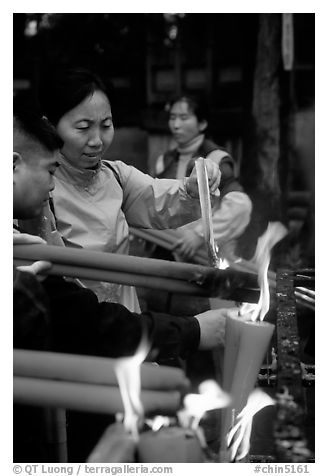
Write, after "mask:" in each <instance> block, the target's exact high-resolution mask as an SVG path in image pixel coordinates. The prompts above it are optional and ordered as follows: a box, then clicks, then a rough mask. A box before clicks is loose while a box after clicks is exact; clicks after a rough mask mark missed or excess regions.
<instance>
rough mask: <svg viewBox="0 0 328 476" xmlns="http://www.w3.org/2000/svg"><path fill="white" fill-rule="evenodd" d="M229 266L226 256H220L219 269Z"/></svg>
mask: <svg viewBox="0 0 328 476" xmlns="http://www.w3.org/2000/svg"><path fill="white" fill-rule="evenodd" d="M229 266H230V264H229V261H228V260H227V259H226V258H219V266H218V268H219V269H227V268H229Z"/></svg>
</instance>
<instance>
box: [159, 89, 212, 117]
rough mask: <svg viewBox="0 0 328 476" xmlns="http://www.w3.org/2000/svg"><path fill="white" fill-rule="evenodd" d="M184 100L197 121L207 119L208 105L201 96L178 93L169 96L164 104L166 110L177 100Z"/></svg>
mask: <svg viewBox="0 0 328 476" xmlns="http://www.w3.org/2000/svg"><path fill="white" fill-rule="evenodd" d="M181 101H184V102H186V103H187V104H188V107H189V109H190V110H191V111H192V112H193V114H195V116H196V117H197V119H198V121H208V120H209V115H210V113H209V107H208V103H207V100H206V99H205V98H203V97H200V96H199V97H197V96H194V95H192V94H179V95H177V96H174V97H173V98H171V100H170V101H169V103H168V104H167V106H166V109H167V111H168V112H170V110H171V108H172V107H173V105H174V104H176V103H177V102H181Z"/></svg>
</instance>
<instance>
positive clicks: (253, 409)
mask: <svg viewBox="0 0 328 476" xmlns="http://www.w3.org/2000/svg"><path fill="white" fill-rule="evenodd" d="M274 404H275V401H274V400H273V399H272V398H271V397H270V396H269V395H268V394H266V393H264V392H263V391H262V390H260V389H255V390H253V392H252V393H251V394H250V396H249V397H248V400H247V404H246V406H245V407H244V408H243V409H242V411H241V412H240V413H239V415H238V416H237V418H236V423H235V424H234V426H233V427H232V428H231V430H230V431H229V432H228V434H227V438H226V439H227V447H228V448H229V450H230V460H231V461H238V460H241V459H243V458H244V457H245V456H246V455H247V454H248V452H249V449H250V438H251V432H252V423H253V417H254V415H255V414H256V413H257V412H259V411H260V410H262V408H264V407H267V406H269V405H274Z"/></svg>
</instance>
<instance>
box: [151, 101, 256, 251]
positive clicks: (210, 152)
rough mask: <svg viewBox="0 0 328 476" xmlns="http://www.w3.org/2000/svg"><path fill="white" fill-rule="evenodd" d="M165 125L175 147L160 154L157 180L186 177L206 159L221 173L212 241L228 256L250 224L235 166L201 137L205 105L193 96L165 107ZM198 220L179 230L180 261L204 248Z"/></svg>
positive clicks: (248, 202) (249, 207) (249, 206)
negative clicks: (166, 109)
mask: <svg viewBox="0 0 328 476" xmlns="http://www.w3.org/2000/svg"><path fill="white" fill-rule="evenodd" d="M168 110H169V120H168V125H169V129H170V131H171V133H172V136H173V138H174V140H175V142H176V147H175V148H173V149H170V150H168V151H167V152H165V153H164V154H162V155H160V156H159V158H158V160H157V162H156V167H155V176H156V177H158V178H177V179H179V178H181V177H185V176H188V175H189V174H190V173H191V170H192V168H193V166H194V162H195V159H197V158H198V157H200V156H201V157H206V158H208V159H211V160H212V161H214V162H216V163H217V164H218V165H219V167H220V170H221V182H220V185H219V190H220V200H218V201H216V204H215V205H214V207H213V231H214V238H215V240H216V243H217V245H218V246H219V250H220V251H221V255H223V256H226V257H229V256H230V255H231V253H232V252H233V250H234V245H235V240H236V239H237V238H238V237H239V236H240V235H241V234H242V233H243V231H244V230H245V228H246V226H247V225H248V223H249V221H250V215H251V211H252V203H251V200H250V199H249V197H248V196H247V195H246V194H245V193H244V191H243V188H242V186H241V185H240V183H239V182H238V180H237V178H236V172H235V163H234V161H233V159H232V157H231V156H230V155H229V153H228V152H227V151H226V150H225V149H223V148H221V147H219V146H218V145H217V144H215V143H214V142H212V141H211V140H209V139H207V138H206V136H205V133H206V129H207V126H208V120H207V117H208V115H207V110H206V107H205V105H204V104H203V103H202V102H201V101H200V100H199V99H197V98H195V97H193V96H187V95H182V96H178V97H176V98H174V99H173V100H172V101H171V102H170V104H169V106H168ZM202 230H203V227H202V222H201V220H198V221H197V222H193V223H190V224H188V225H186V226H183V227H182V228H180V229H179V233H178V236H180V238H179V239H178V241H177V247H176V252H177V255H178V257H180V258H182V259H183V260H192V259H193V257H194V255H195V253H196V252H197V250H198V249H199V248H200V247H203V246H204V240H203V231H202Z"/></svg>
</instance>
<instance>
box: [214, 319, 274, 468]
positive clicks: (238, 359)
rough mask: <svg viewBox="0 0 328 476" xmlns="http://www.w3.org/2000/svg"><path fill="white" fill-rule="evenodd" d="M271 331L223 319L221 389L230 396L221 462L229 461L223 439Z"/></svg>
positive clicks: (243, 401)
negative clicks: (225, 332)
mask: <svg viewBox="0 0 328 476" xmlns="http://www.w3.org/2000/svg"><path fill="white" fill-rule="evenodd" d="M274 327H275V326H274V325H273V324H270V323H268V322H263V321H262V322H259V321H254V322H253V321H243V320H240V319H238V317H235V316H228V317H227V321H226V329H227V334H226V350H225V355H224V370H223V372H224V374H223V389H224V390H225V391H226V392H228V393H230V396H231V398H232V404H231V405H230V407H229V408H227V409H226V410H225V411H224V412H223V413H222V429H221V460H222V462H225V461H230V459H229V451H228V449H227V447H226V442H225V438H226V435H227V433H228V431H229V429H230V428H231V426H232V425H233V423H234V418H235V417H236V416H237V415H238V414H239V412H240V411H241V410H242V409H243V408H244V406H245V405H246V402H247V398H248V396H249V394H250V392H251V391H252V390H253V388H254V385H255V383H256V381H257V376H258V373H259V371H260V368H261V365H262V363H263V359H264V356H265V353H266V351H267V348H268V346H269V343H270V340H271V337H272V334H273V331H274Z"/></svg>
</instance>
